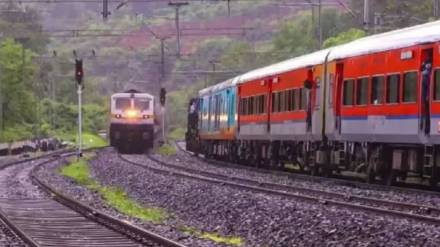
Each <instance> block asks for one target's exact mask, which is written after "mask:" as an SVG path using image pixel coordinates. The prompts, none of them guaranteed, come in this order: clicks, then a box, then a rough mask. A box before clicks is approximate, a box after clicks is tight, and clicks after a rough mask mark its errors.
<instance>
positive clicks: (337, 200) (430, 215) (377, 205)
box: [120, 155, 440, 225]
mask: <svg viewBox="0 0 440 247" xmlns="http://www.w3.org/2000/svg"><path fill="white" fill-rule="evenodd" d="M147 157H148V159H150V160H152V161H153V162H155V163H157V164H158V165H159V166H154V167H153V166H151V165H147V164H144V163H138V162H133V161H131V160H129V159H127V158H125V157H123V156H120V158H121V159H123V160H124V161H125V162H128V163H130V164H133V165H136V166H138V167H142V168H145V169H149V170H151V171H153V172H157V173H161V174H165V175H173V176H179V177H183V178H189V179H197V180H202V181H205V182H209V183H215V184H220V185H222V186H232V187H235V188H239V189H244V190H248V191H254V192H259V193H266V194H269V195H275V196H282V197H287V198H292V199H301V200H305V201H311V202H314V203H320V204H325V205H329V206H338V207H344V208H349V209H354V210H361V211H366V212H371V213H376V214H380V215H384V216H393V217H399V218H403V219H408V220H416V221H419V222H424V223H429V224H434V225H440V209H439V208H436V207H428V206H424V205H418V204H410V203H402V202H396V201H389V200H382V199H376V198H370V197H362V196H347V195H346V194H341V193H335V192H329V191H325V190H317V189H309V188H302V187H295V186H288V185H281V184H276V183H268V182H261V181H256V180H252V179H247V178H241V177H235V176H226V175H221V174H216V173H212V172H208V171H202V170H197V169H193V168H189V167H184V166H181V165H175V164H171V163H167V162H164V161H161V160H158V159H156V158H154V157H152V156H151V155H147Z"/></svg>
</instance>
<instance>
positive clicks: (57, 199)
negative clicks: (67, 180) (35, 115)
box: [0, 152, 183, 247]
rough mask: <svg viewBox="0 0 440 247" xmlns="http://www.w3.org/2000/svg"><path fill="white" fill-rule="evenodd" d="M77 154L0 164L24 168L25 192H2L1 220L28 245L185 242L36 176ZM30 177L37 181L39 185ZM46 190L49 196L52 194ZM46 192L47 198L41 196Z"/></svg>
mask: <svg viewBox="0 0 440 247" xmlns="http://www.w3.org/2000/svg"><path fill="white" fill-rule="evenodd" d="M74 154H75V153H72V152H64V153H58V154H56V155H55V156H53V155H46V156H44V157H40V158H33V159H27V160H25V161H18V162H13V163H10V164H8V165H5V166H3V167H1V168H0V169H1V170H0V172H6V169H7V168H8V167H9V168H10V169H16V170H17V169H18V170H20V171H19V172H18V175H17V176H16V178H18V179H19V180H20V183H19V186H22V187H23V188H20V189H19V191H21V192H20V193H23V191H24V192H25V195H19V196H11V195H10V194H7V193H3V194H7V195H8V196H7V197H2V198H0V218H1V219H2V220H3V221H4V222H5V223H6V224H7V225H8V226H9V227H10V228H11V229H12V230H13V231H14V232H15V233H16V234H17V235H18V236H19V237H20V238H22V240H23V241H24V242H25V243H26V244H28V245H29V246H118V247H119V246H165V247H183V245H181V244H179V243H177V242H174V241H172V240H169V239H167V238H164V237H162V236H159V235H157V234H155V233H153V232H150V231H147V230H145V229H141V228H139V227H136V226H134V225H132V224H130V223H127V222H124V221H121V220H118V219H116V218H114V217H112V216H110V215H107V214H105V213H102V212H99V211H96V210H94V209H93V208H91V207H89V206H87V205H84V204H82V203H80V202H79V201H76V200H74V199H72V198H70V197H68V196H65V195H63V194H61V193H60V192H58V191H56V190H54V189H53V188H52V187H51V186H50V185H48V184H45V183H44V182H43V181H42V180H40V179H39V178H38V177H37V176H35V173H36V170H37V169H39V168H40V167H41V166H43V165H45V164H47V163H50V162H55V161H56V160H58V159H60V158H66V157H70V156H73V155H74ZM32 161H34V164H29V165H27V166H24V167H15V166H16V165H19V164H24V165H26V164H27V163H28V162H32ZM35 161H38V163H37V162H35ZM11 173H13V172H10V173H9V174H5V175H6V176H3V177H10V176H11ZM26 176H27V180H26V179H25V178H26ZM29 180H32V182H33V183H34V184H36V185H37V186H38V188H36V187H35V185H33V184H32V183H31V182H30V181H29ZM10 182H11V181H7V179H3V180H1V181H0V186H2V187H3V190H5V187H4V186H3V185H6V184H2V183H10ZM15 189H17V188H15ZM30 190H40V191H41V190H42V191H44V192H45V193H41V192H39V193H35V192H34V193H30V192H29V191H30ZM2 192H5V191H2ZM6 192H7V191H6ZM20 193H17V194H20ZM28 193H29V194H28ZM46 193H47V194H48V195H50V196H47V194H46ZM41 194H44V195H45V196H41Z"/></svg>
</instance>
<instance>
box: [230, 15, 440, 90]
mask: <svg viewBox="0 0 440 247" xmlns="http://www.w3.org/2000/svg"><path fill="white" fill-rule="evenodd" d="M439 40H440V21H435V22H430V23H426V24H422V25H418V26H413V27H408V28H404V29H399V30H395V31H391V32H387V33H382V34H377V35H372V36H368V37H364V38H361V39H358V40H355V41H352V42H350V43H347V44H344V45H340V46H335V47H331V48H329V49H324V50H320V51H317V52H314V53H311V54H307V55H303V56H299V57H296V58H292V59H289V60H286V61H283V62H280V63H276V64H273V65H269V66H267V67H263V68H259V69H256V70H253V71H250V72H248V73H245V74H243V75H242V76H241V77H240V79H239V80H238V82H237V83H238V84H240V83H244V82H248V81H252V80H257V79H263V78H265V77H270V76H273V75H277V74H280V73H285V72H287V71H291V70H294V69H299V68H305V67H308V66H314V65H318V64H323V63H324V62H325V59H326V57H327V55H328V56H329V57H328V60H329V61H333V60H338V59H343V58H348V57H354V56H361V55H366V54H372V53H377V52H382V51H387V50H393V49H399V48H405V47H410V46H413V45H417V44H423V43H431V42H436V41H439Z"/></svg>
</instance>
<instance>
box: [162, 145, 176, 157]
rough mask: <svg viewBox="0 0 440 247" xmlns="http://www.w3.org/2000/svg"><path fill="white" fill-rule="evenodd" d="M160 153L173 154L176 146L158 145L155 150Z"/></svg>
mask: <svg viewBox="0 0 440 247" xmlns="http://www.w3.org/2000/svg"><path fill="white" fill-rule="evenodd" d="M157 153H158V154H160V155H165V156H170V155H175V154H176V153H177V150H176V147H175V146H173V145H170V144H163V145H162V146H160V147H159V150H158V151H157Z"/></svg>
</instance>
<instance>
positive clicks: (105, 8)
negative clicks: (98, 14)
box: [102, 0, 110, 21]
mask: <svg viewBox="0 0 440 247" xmlns="http://www.w3.org/2000/svg"><path fill="white" fill-rule="evenodd" d="M109 15H110V12H109V11H108V0H102V18H103V19H104V21H107V18H108V16H109Z"/></svg>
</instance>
